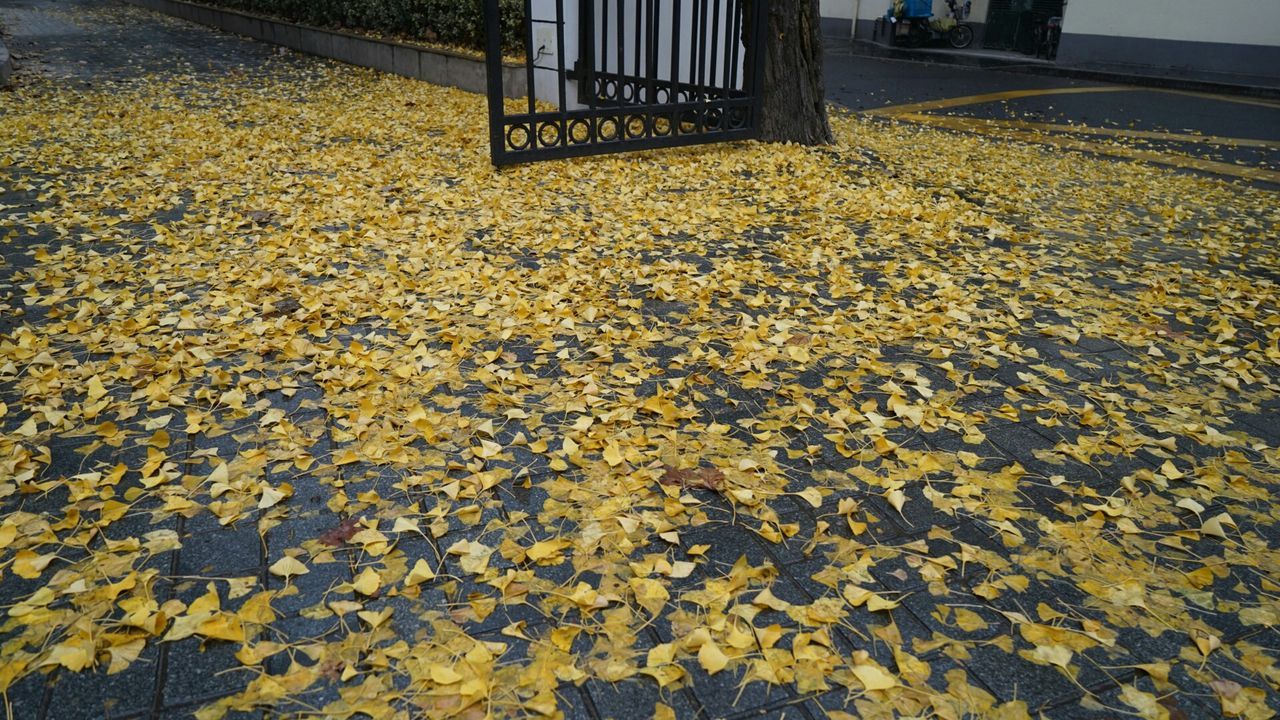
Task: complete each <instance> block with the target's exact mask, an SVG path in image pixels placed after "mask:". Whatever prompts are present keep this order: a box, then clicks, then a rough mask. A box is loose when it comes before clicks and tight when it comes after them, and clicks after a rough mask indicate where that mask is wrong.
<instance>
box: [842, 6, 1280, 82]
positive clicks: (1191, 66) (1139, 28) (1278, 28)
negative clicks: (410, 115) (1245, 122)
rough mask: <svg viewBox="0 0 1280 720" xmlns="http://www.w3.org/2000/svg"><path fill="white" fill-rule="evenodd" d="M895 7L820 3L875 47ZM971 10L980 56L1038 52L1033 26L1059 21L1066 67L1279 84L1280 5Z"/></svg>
mask: <svg viewBox="0 0 1280 720" xmlns="http://www.w3.org/2000/svg"><path fill="white" fill-rule="evenodd" d="M891 2H892V0H821V12H822V16H823V25H824V29H825V31H826V33H827V35H828V36H832V35H835V34H841V35H846V36H847V35H849V34H850V33H852V34H853V36H854V37H856V38H858V39H867V40H870V39H873V36H874V35H876V34H877V32H876V31H877V30H878V29H881V28H877V26H876V20H877V18H881V17H883V16H884V15H885V13H886V11H887V10H888V8H889V6H890V5H891ZM958 4H960V5H962V6H963V5H965V3H964V2H960V3H958ZM968 8H969V17H968V21H969V22H970V23H971V24H972V25H973V26H974V30H975V35H976V40H975V42H974V48H987V49H998V50H1016V51H1022V52H1027V51H1028V50H1029V49H1031V50H1034V48H1032V47H1031V43H1032V42H1033V40H1034V34H1035V28H1034V23H1035V22H1036V20H1037V19H1043V18H1048V17H1054V16H1056V17H1060V18H1061V19H1062V20H1061V32H1062V34H1061V38H1060V40H1059V43H1058V48H1057V58H1056V61H1057V62H1058V63H1060V64H1067V65H1101V66H1110V65H1134V66H1147V67H1155V68H1161V69H1164V70H1169V69H1177V70H1183V71H1191V72H1198V73H1230V74H1235V75H1252V76H1258V77H1262V78H1277V79H1280V0H1124V1H1123V2H1120V1H1117V0H969V3H968ZM934 14H935V15H939V16H946V15H947V14H948V10H947V4H946V2H945V0H934Z"/></svg>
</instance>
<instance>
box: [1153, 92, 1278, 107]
mask: <svg viewBox="0 0 1280 720" xmlns="http://www.w3.org/2000/svg"><path fill="white" fill-rule="evenodd" d="M1145 89H1147V90H1153V91H1155V92H1162V93H1167V94H1169V95H1185V96H1187V97H1193V98H1201V99H1205V100H1220V101H1222V102H1229V103H1238V104H1240V105H1257V106H1258V107H1265V108H1271V109H1272V110H1280V102H1276V101H1274V100H1265V99H1263V98H1250V97H1240V96H1238V95H1218V94H1215V93H1204V92H1195V91H1194V90H1172V89H1170V88H1145Z"/></svg>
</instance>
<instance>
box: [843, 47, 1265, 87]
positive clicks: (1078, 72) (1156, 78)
mask: <svg viewBox="0 0 1280 720" xmlns="http://www.w3.org/2000/svg"><path fill="white" fill-rule="evenodd" d="M849 46H850V48H851V50H852V51H853V54H854V55H861V56H864V57H879V58H886V59H889V60H906V61H909V62H922V63H933V64H937V65H963V66H967V67H980V68H984V69H987V70H1000V71H1005V72H1017V73H1026V74H1028V75H1046V76H1050V77H1065V78H1075V79H1078V80H1096V81H1098V82H1109V83H1117V84H1121V85H1139V86H1145V87H1158V88H1166V89H1169V90H1187V91H1190V92H1207V93H1221V94H1224V95H1243V96H1247V97H1256V98H1280V86H1274V87H1273V86H1268V85H1242V84H1237V83H1225V82H1215V81H1213V80H1197V79H1194V78H1182V77H1170V76H1164V75H1143V74H1140V73H1124V72H1112V71H1107V70H1090V69H1088V68H1081V67H1073V66H1070V65H1052V64H1047V63H1044V64H1042V63H1021V62H1017V61H1013V60H1002V59H997V58H992V57H979V56H973V55H964V54H961V53H948V52H928V51H925V52H917V51H913V50H908V49H904V48H895V47H888V46H886V45H881V44H880V43H877V42H872V41H870V40H853V41H850V43H849Z"/></svg>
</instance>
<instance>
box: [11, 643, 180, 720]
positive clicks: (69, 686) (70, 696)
mask: <svg viewBox="0 0 1280 720" xmlns="http://www.w3.org/2000/svg"><path fill="white" fill-rule="evenodd" d="M159 655H160V650H159V648H158V647H156V646H154V645H153V646H151V647H148V648H147V649H145V650H144V651H143V652H142V654H141V655H140V656H139V657H138V659H137V660H135V661H134V662H133V663H132V664H130V665H129V667H128V668H126V669H125V670H124V671H122V672H119V673H116V674H114V675H108V674H106V670H105V668H100V669H98V670H95V671H90V672H83V673H72V672H62V673H58V674H57V676H56V677H55V678H54V679H53V681H52V682H51V683H50V685H51V687H50V703H49V708H50V712H49V715H48V717H50V718H57V719H58V720H64V719H65V720H80V719H81V718H83V719H85V720H88V719H89V718H128V717H135V716H138V715H143V714H147V713H150V712H151V705H152V700H153V697H154V690H155V675H156V662H157V660H158V658H159ZM15 717H22V716H21V715H16V716H15Z"/></svg>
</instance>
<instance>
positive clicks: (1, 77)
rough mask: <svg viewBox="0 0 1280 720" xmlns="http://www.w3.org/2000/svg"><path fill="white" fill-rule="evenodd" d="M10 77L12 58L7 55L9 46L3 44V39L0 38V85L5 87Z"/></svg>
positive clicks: (11, 74) (11, 75)
mask: <svg viewBox="0 0 1280 720" xmlns="http://www.w3.org/2000/svg"><path fill="white" fill-rule="evenodd" d="M11 77H13V58H12V57H10V55H9V48H7V47H5V46H4V39H3V38H0V87H7V86H8V85H9V78H11Z"/></svg>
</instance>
